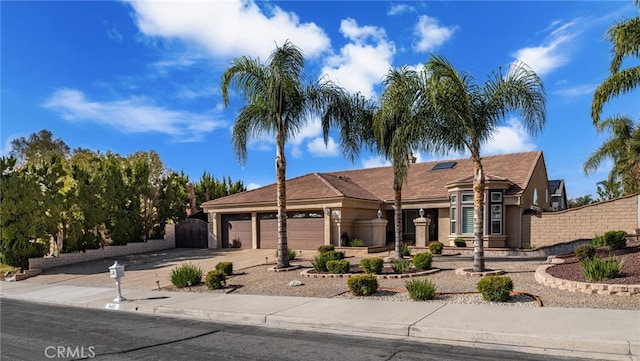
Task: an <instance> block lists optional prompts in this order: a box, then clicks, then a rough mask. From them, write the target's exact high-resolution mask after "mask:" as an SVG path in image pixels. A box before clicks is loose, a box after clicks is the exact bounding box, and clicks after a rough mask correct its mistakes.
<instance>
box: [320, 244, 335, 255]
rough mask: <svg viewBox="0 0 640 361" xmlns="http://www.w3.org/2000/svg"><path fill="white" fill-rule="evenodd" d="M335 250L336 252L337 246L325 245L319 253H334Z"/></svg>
mask: <svg viewBox="0 0 640 361" xmlns="http://www.w3.org/2000/svg"><path fill="white" fill-rule="evenodd" d="M335 250H336V246H334V245H332V244H324V245H322V246H320V247H318V252H320V254H323V253H327V252H333V251H335Z"/></svg>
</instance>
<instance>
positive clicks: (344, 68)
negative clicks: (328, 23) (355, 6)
mask: <svg viewBox="0 0 640 361" xmlns="http://www.w3.org/2000/svg"><path fill="white" fill-rule="evenodd" d="M340 32H341V33H342V35H343V36H344V37H345V38H347V39H348V40H349V41H350V42H349V43H348V44H346V45H345V46H343V47H342V48H341V49H340V53H339V54H334V55H331V56H328V57H327V58H325V60H324V67H323V68H322V71H321V73H322V74H324V75H327V76H328V77H329V79H330V80H332V81H335V82H336V83H338V85H340V86H341V87H343V88H345V89H346V90H347V91H349V92H352V93H356V92H360V93H362V95H364V96H365V97H367V98H369V97H373V96H374V86H375V85H376V84H378V83H380V81H381V80H382V78H383V76H384V74H386V73H387V71H388V70H389V68H391V60H392V58H393V55H394V54H395V52H396V49H395V45H394V44H393V42H392V41H390V40H389V39H388V38H387V35H386V32H385V31H384V29H383V28H379V27H376V26H358V24H357V22H356V21H355V20H354V19H344V20H342V22H341V23H340Z"/></svg>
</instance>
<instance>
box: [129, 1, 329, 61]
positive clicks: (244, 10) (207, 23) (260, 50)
mask: <svg viewBox="0 0 640 361" xmlns="http://www.w3.org/2000/svg"><path fill="white" fill-rule="evenodd" d="M129 3H130V4H131V6H132V7H133V9H134V11H135V20H136V23H137V25H138V28H139V29H140V31H141V32H142V33H144V34H145V35H147V36H157V37H162V38H167V39H173V38H179V39H182V40H185V41H187V42H192V43H196V44H198V45H200V46H203V47H204V48H205V49H207V50H208V51H209V52H210V53H211V54H213V55H214V56H230V57H233V56H239V55H249V56H253V57H256V56H258V57H260V58H261V59H266V58H267V57H268V56H269V54H270V53H271V51H272V50H273V49H274V48H275V45H276V43H277V44H278V45H282V44H283V43H284V42H285V41H286V40H287V39H288V40H291V42H293V43H294V44H295V45H297V46H299V47H300V48H301V49H302V50H303V51H304V52H305V54H306V55H307V56H308V57H315V56H319V55H320V54H321V53H322V52H324V51H326V50H327V49H328V48H329V46H330V39H329V37H328V36H327V35H326V34H325V32H324V31H323V30H322V29H321V28H320V27H318V26H317V25H316V24H314V23H301V22H300V19H299V18H298V16H297V15H296V14H294V13H292V12H286V11H284V10H282V9H281V8H279V7H277V6H271V7H269V11H268V13H266V12H263V10H262V9H260V7H259V6H258V5H257V4H256V3H255V2H254V1H253V0H226V1H130V2H129ZM265 6H268V5H265Z"/></svg>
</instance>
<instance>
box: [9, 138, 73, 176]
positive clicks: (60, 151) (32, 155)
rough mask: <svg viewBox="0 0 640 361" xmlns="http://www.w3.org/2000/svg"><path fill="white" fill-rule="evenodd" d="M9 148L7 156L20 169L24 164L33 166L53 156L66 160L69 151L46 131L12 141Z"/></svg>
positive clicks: (62, 142)
mask: <svg viewBox="0 0 640 361" xmlns="http://www.w3.org/2000/svg"><path fill="white" fill-rule="evenodd" d="M11 148H12V149H11V151H10V153H9V154H10V155H11V156H12V157H14V158H15V159H16V161H17V165H18V166H20V167H21V166H23V165H24V164H26V163H31V164H35V163H37V162H40V161H42V160H45V159H48V157H49V156H51V155H54V154H55V155H59V156H61V157H63V158H67V157H68V156H69V152H70V150H71V149H70V148H69V146H68V145H67V144H65V142H64V141H63V140H62V139H60V138H57V139H53V133H51V131H49V130H47V129H42V130H41V131H39V132H38V133H33V134H31V135H30V136H29V139H26V138H25V137H20V138H16V139H14V140H12V141H11Z"/></svg>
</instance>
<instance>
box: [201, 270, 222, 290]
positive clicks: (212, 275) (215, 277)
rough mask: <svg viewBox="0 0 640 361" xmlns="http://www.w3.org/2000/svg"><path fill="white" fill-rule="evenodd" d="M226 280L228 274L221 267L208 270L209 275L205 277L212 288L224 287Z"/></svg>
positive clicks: (208, 285) (205, 280) (206, 282)
mask: <svg viewBox="0 0 640 361" xmlns="http://www.w3.org/2000/svg"><path fill="white" fill-rule="evenodd" d="M226 281H227V275H226V274H225V273H224V271H222V270H219V269H214V270H211V271H209V272H207V275H206V276H205V278H204V282H205V284H206V285H207V287H209V289H210V290H219V289H222V288H224V285H225V282H226Z"/></svg>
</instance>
